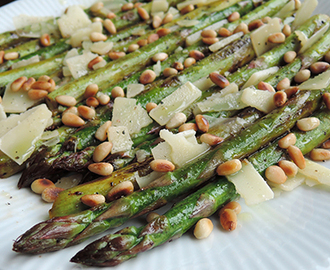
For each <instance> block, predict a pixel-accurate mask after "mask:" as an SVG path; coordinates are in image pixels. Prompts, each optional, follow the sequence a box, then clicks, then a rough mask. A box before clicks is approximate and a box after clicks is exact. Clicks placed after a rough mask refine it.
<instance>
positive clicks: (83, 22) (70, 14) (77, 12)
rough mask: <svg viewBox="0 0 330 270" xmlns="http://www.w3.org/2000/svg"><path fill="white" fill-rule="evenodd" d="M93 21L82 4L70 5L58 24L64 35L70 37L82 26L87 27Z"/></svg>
mask: <svg viewBox="0 0 330 270" xmlns="http://www.w3.org/2000/svg"><path fill="white" fill-rule="evenodd" d="M91 23H92V22H91V20H90V19H89V18H88V15H87V14H86V13H85V11H84V10H83V9H82V8H81V7H80V6H70V7H68V9H67V12H66V13H64V14H63V15H62V16H61V17H60V18H59V19H58V20H57V24H58V27H59V29H60V31H61V34H62V37H64V38H68V37H70V36H71V35H72V34H73V33H75V32H76V31H77V30H78V29H80V28H85V27H87V26H88V25H90V24H91Z"/></svg>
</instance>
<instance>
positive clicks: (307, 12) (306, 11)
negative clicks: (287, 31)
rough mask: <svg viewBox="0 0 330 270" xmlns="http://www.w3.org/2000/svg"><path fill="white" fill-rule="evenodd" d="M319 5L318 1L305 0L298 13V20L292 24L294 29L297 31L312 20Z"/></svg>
mask: <svg viewBox="0 0 330 270" xmlns="http://www.w3.org/2000/svg"><path fill="white" fill-rule="evenodd" d="M317 5H318V1H317V0H305V1H304V2H303V3H302V4H301V7H300V8H299V9H298V11H297V13H296V18H295V20H294V21H293V23H292V28H293V29H296V28H298V27H299V26H301V25H302V24H304V23H305V21H307V20H308V18H310V17H311V16H312V14H313V12H314V10H315V8H316V7H317Z"/></svg>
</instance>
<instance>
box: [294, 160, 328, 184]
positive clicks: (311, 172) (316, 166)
mask: <svg viewBox="0 0 330 270" xmlns="http://www.w3.org/2000/svg"><path fill="white" fill-rule="evenodd" d="M305 160H306V167H305V168H304V169H299V172H300V173H301V174H303V175H304V176H306V178H309V179H311V180H314V181H315V182H316V183H319V184H324V185H327V186H330V169H328V168H326V167H325V166H323V165H321V164H320V163H317V162H314V161H311V160H309V159H305Z"/></svg>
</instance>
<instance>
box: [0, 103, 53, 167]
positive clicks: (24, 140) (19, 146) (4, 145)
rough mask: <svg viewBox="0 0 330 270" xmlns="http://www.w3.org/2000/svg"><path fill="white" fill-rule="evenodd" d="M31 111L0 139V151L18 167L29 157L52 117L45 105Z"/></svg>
mask: <svg viewBox="0 0 330 270" xmlns="http://www.w3.org/2000/svg"><path fill="white" fill-rule="evenodd" d="M31 110H32V111H30V112H29V111H27V112H26V114H28V116H27V117H26V118H24V117H22V118H24V119H23V120H22V121H19V122H18V124H17V125H16V126H14V127H13V128H11V129H10V130H9V131H7V132H6V133H5V134H4V135H2V136H1V138H0V150H1V151H2V152H4V153H5V154H6V155H7V156H8V157H10V158H11V159H12V160H14V161H15V162H16V163H17V164H19V165H21V164H22V163H23V162H24V161H26V160H27V159H28V158H29V157H30V156H31V154H32V153H33V151H34V149H35V144H36V142H37V141H38V140H39V139H40V138H41V136H42V134H43V132H44V129H45V128H46V127H47V125H48V124H49V120H50V119H51V117H52V113H51V111H50V110H49V109H48V108H47V106H46V105H45V104H41V105H38V106H37V107H35V108H33V109H31Z"/></svg>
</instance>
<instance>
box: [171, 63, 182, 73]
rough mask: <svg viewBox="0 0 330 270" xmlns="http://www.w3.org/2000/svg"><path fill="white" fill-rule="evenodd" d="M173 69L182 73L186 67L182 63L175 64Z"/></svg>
mask: <svg viewBox="0 0 330 270" xmlns="http://www.w3.org/2000/svg"><path fill="white" fill-rule="evenodd" d="M173 67H174V68H175V69H176V70H178V71H181V70H183V69H184V66H183V64H182V63H181V62H174V64H173Z"/></svg>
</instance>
